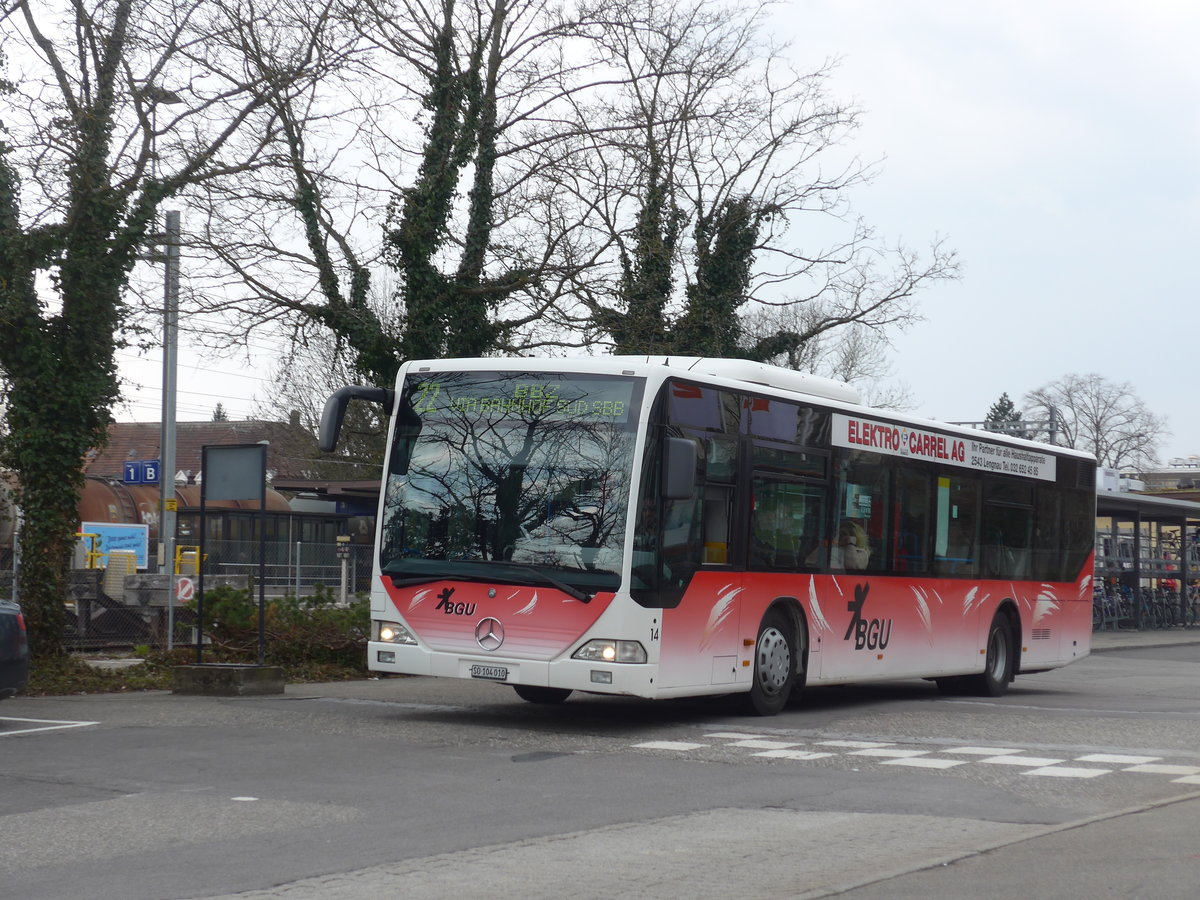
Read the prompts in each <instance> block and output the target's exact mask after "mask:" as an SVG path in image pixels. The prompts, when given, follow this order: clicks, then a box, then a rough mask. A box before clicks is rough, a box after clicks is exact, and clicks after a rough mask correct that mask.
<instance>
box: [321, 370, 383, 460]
mask: <svg viewBox="0 0 1200 900" xmlns="http://www.w3.org/2000/svg"><path fill="white" fill-rule="evenodd" d="M354 399H358V400H370V401H371V402H372V403H379V404H382V406H383V411H384V414H385V415H389V416H390V415H391V414H392V410H393V409H394V408H395V406H396V392H395V391H393V390H389V389H387V388H375V387H359V386H358V385H349V386H347V387H343V388H338V389H337V390H336V391H334V392H333V393H332V394H331V395H330V396H329V399H328V400H326V401H325V408H324V409H323V410H321V430H320V431H319V432H318V435H317V447H318V448H319V449H320V451H321V452H322V453H332V452H333V448H334V447H336V446H337V440H338V434H339V433H340V432H341V430H342V419H344V418H345V417H346V406H347V404H349V402H350V401H351V400H354Z"/></svg>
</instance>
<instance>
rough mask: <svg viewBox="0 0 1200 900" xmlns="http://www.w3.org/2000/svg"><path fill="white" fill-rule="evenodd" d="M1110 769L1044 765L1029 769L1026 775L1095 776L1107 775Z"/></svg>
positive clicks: (1053, 776)
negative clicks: (1039, 767)
mask: <svg viewBox="0 0 1200 900" xmlns="http://www.w3.org/2000/svg"><path fill="white" fill-rule="evenodd" d="M1111 772H1112V769H1083V768H1079V767H1072V766H1046V767H1045V768H1041V769H1031V770H1030V771H1028V772H1026V773H1025V774H1026V775H1048V776H1049V777H1051V778H1095V777H1096V776H1097V775H1108V774H1110V773H1111Z"/></svg>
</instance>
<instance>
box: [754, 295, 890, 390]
mask: <svg viewBox="0 0 1200 900" xmlns="http://www.w3.org/2000/svg"><path fill="white" fill-rule="evenodd" d="M831 318H834V317H833V316H832V315H831V314H830V312H829V311H828V309H827V308H826V307H824V306H823V305H822V304H821V303H820V302H819V301H817V302H813V303H800V304H793V305H790V306H766V307H762V308H760V309H758V310H756V311H754V312H751V313H750V314H749V315H747V316H746V317H745V318H744V319H743V328H744V329H745V334H746V338H747V340H748V341H749V342H750V343H752V344H757V345H759V346H765V345H766V344H767V343H768V342H769V341H771V340H772V339H776V340H777V338H775V336H777V335H780V334H784V335H787V334H807V335H809V336H808V337H807V338H806V339H805V340H804V341H802V342H799V343H796V344H794V345H791V346H787V347H785V349H784V350H782V351H781V352H779V353H777V354H774V355H771V356H768V357H766V358H765V359H764V360H763V361H764V362H770V363H773V364H775V365H778V366H785V367H787V368H789V369H796V370H797V371H800V372H811V373H813V374H814V375H821V376H823V377H825V378H834V379H837V380H838V381H844V382H846V383H848V384H852V385H854V386H855V387H856V388H858V391H859V394H860V396H861V397H862V399H863V402H864V403H866V404H867V405H868V406H874V407H878V408H880V409H895V410H906V409H911V408H912V406H913V399H912V393H911V391H910V390H909V388H908V386H907V385H905V384H904V383H903V382H900V381H896V380H894V377H893V376H894V369H893V366H892V362H891V359H890V358H889V356H888V353H889V351H890V350H891V344H890V342H889V341H888V337H887V333H886V331H884V330H883V329H880V328H872V327H870V326H868V325H866V324H864V323H862V322H850V323H846V324H844V325H840V326H839V327H828V328H824V329H821V327H820V326H821V325H822V324H823V323H827V322H829V321H830V319H831Z"/></svg>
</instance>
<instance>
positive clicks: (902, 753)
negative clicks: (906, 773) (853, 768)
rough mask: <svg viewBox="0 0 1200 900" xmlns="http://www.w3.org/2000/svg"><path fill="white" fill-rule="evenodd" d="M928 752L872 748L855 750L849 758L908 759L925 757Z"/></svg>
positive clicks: (896, 748) (895, 748) (894, 748)
mask: <svg viewBox="0 0 1200 900" xmlns="http://www.w3.org/2000/svg"><path fill="white" fill-rule="evenodd" d="M928 753H929V751H928V750H901V749H900V748H898V747H872V748H870V749H869V750H855V751H854V752H853V753H850V754H849V755H850V756H888V757H898V758H901V759H908V758H910V757H913V756H926V755H928Z"/></svg>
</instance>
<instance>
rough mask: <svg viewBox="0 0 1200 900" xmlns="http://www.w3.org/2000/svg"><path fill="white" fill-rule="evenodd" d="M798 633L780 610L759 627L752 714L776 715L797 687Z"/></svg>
mask: <svg viewBox="0 0 1200 900" xmlns="http://www.w3.org/2000/svg"><path fill="white" fill-rule="evenodd" d="M797 652H798V649H797V647H796V629H795V627H794V626H793V624H792V622H791V621H790V620H789V618H788V617H787V616H786V615H784V614H783V612H781V611H780V610H778V609H772V610H768V612H767V614H766V615H765V616H763V620H762V624H760V625H759V626H758V639H757V640H756V641H755V642H754V664H753V667H752V669H751V676H750V677H751V682H750V694H749V697H748V706H749V711H750V712H752V713H754V714H755V715H759V716H774V715H777V714H778V713H779V712H780V711H781V710H782V709H783V707H784V706H785V705H787V702H788V697H790V696H791V693H792V687H793V686H794V685H795V683H796V658H797Z"/></svg>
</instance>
